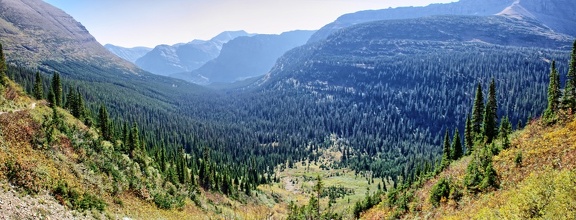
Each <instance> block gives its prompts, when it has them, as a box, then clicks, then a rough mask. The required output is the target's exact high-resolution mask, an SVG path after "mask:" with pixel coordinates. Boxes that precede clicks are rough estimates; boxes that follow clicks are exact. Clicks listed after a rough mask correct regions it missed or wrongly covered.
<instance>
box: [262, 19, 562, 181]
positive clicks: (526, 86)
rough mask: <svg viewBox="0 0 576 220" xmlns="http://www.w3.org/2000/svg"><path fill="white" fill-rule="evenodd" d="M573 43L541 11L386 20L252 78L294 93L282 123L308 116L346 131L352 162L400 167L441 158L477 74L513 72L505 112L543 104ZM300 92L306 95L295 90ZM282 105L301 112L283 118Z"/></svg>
mask: <svg viewBox="0 0 576 220" xmlns="http://www.w3.org/2000/svg"><path fill="white" fill-rule="evenodd" d="M570 46H571V39H570V37H568V36H566V35H562V34H557V33H555V32H553V31H552V30H550V29H548V28H546V27H545V26H542V25H540V24H538V23H536V22H534V21H533V20H519V19H512V18H507V17H502V16H491V17H480V16H435V17H427V18H419V19H407V20H393V21H378V22H371V23H364V24H360V25H355V26H352V27H350V28H346V29H343V30H342V31H339V32H337V33H335V34H334V35H331V36H330V37H329V38H328V39H327V40H325V41H322V42H318V43H314V44H308V45H304V46H302V47H299V48H296V49H293V50H291V51H289V52H287V53H286V54H285V55H284V56H282V57H281V58H279V59H278V62H277V63H276V65H275V66H274V67H273V68H272V70H271V71H270V73H269V74H267V75H266V76H264V77H263V78H262V79H261V80H260V81H258V82H256V83H255V84H253V85H252V87H251V88H252V89H253V90H255V91H257V92H256V93H260V94H262V95H261V96H262V97H276V99H279V100H282V101H283V102H287V103H290V104H287V105H282V106H281V107H279V108H284V109H282V111H280V110H278V112H279V113H278V114H277V116H272V117H270V118H272V119H270V120H271V121H272V123H273V124H274V123H278V124H291V123H294V124H301V123H299V121H306V122H307V125H308V126H313V127H314V131H315V132H317V133H318V134H316V135H315V137H318V136H322V135H328V134H330V133H332V134H337V135H339V136H338V137H339V138H342V139H344V140H346V141H347V143H348V146H349V147H350V152H354V153H353V154H354V158H353V159H350V160H349V161H347V162H344V164H345V165H346V166H349V167H351V168H353V169H358V170H371V171H372V172H373V173H374V175H376V176H392V177H396V176H399V175H407V174H406V173H407V172H408V171H406V170H413V167H414V166H416V165H415V164H416V163H418V161H434V160H435V159H434V158H436V156H437V155H438V153H439V149H438V148H437V146H438V145H439V144H440V141H441V140H440V138H438V137H439V136H441V134H442V133H443V132H444V131H446V130H447V129H454V128H455V127H458V128H459V129H460V130H464V128H463V125H464V118H465V117H466V113H467V112H468V111H469V110H470V109H471V108H472V106H471V105H470V104H468V103H469V102H468V101H466V100H472V99H473V98H474V97H473V94H471V93H470V92H469V88H474V87H475V85H476V84H477V83H483V86H487V85H486V84H485V82H487V81H488V79H490V78H495V79H496V80H497V81H498V82H506V83H499V84H498V89H499V90H505V91H508V92H507V93H506V94H502V95H501V96H502V97H501V99H498V100H499V103H498V106H501V107H502V108H499V112H498V115H500V116H504V115H507V116H509V117H510V119H511V121H513V123H516V122H518V121H522V120H525V119H526V118H527V117H528V116H529V115H534V114H536V112H541V111H542V109H543V108H544V107H545V106H546V97H545V94H543V93H538V92H537V91H540V90H541V88H544V87H545V86H546V85H547V83H548V81H547V80H548V76H547V73H548V71H549V63H548V62H549V60H557V61H558V62H559V63H560V61H564V60H566V59H567V58H566V57H565V55H566V54H567V50H568V48H569V47H570ZM550 48H554V49H550ZM561 68H566V67H565V66H562V67H561ZM527 73H529V74H527ZM275 94H283V95H275ZM294 94H298V95H297V96H298V97H299V98H297V99H295V100H293V99H292V98H291V97H290V95H294ZM277 96H282V97H283V96H289V97H286V98H280V97H277ZM272 103H274V104H272ZM270 105H274V106H275V105H278V104H277V103H276V102H271V104H270ZM301 111H305V113H304V114H298V113H295V112H301ZM252 112H259V110H258V109H257V108H256V107H254V109H252ZM283 115H299V116H298V117H296V118H294V119H293V121H282V120H283V119H284V116H283ZM275 117H277V118H278V119H276V118H275ZM327 118H329V119H330V120H327ZM327 133H328V134H327ZM392 164H395V165H392Z"/></svg>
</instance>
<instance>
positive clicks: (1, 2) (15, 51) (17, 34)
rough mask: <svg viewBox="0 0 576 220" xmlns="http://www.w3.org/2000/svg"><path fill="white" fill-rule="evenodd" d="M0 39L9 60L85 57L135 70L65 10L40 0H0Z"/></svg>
mask: <svg viewBox="0 0 576 220" xmlns="http://www.w3.org/2000/svg"><path fill="white" fill-rule="evenodd" d="M0 41H1V42H2V44H3V46H4V49H5V52H6V54H7V57H8V59H9V61H10V62H16V63H21V64H24V65H26V66H36V65H38V64H41V63H43V62H44V61H48V60H50V61H57V62H63V61H71V60H73V61H87V62H96V63H99V64H102V65H108V66H111V65H113V66H118V67H121V68H122V69H124V70H123V71H124V72H129V73H134V72H135V69H136V67H135V66H134V65H132V64H131V63H129V62H128V61H125V60H122V59H120V58H118V57H116V56H114V55H113V54H111V53H110V52H109V51H108V50H106V49H105V48H104V47H103V46H102V45H100V43H98V42H97V41H96V39H94V37H92V35H90V33H89V32H88V30H86V28H85V27H84V26H82V24H80V23H79V22H77V21H75V20H74V18H72V17H71V16H70V15H68V14H66V13H65V12H64V11H62V10H60V9H58V8H56V7H53V6H51V5H49V4H47V3H45V2H44V1H41V0H0Z"/></svg>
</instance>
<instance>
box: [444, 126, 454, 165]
mask: <svg viewBox="0 0 576 220" xmlns="http://www.w3.org/2000/svg"><path fill="white" fill-rule="evenodd" d="M451 156H452V154H451V153H450V136H449V134H448V130H446V134H445V135H444V147H443V148H442V169H444V168H445V167H447V166H448V165H449V164H450V158H451Z"/></svg>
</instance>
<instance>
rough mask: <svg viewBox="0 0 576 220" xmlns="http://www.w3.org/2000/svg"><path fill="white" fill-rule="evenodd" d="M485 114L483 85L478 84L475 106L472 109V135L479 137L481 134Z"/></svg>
mask: <svg viewBox="0 0 576 220" xmlns="http://www.w3.org/2000/svg"><path fill="white" fill-rule="evenodd" d="M483 113H484V96H483V95H482V85H480V83H478V87H476V97H475V98H474V106H473V107H472V131H473V132H472V133H473V134H474V136H477V135H478V134H480V132H481V129H482V121H483V115H482V114H483Z"/></svg>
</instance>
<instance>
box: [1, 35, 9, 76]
mask: <svg viewBox="0 0 576 220" xmlns="http://www.w3.org/2000/svg"><path fill="white" fill-rule="evenodd" d="M7 70H8V67H7V66H6V58H5V57H4V49H3V48H2V44H1V43H0V85H2V86H6V84H7V83H8V77H7V76H6V71H7Z"/></svg>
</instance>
